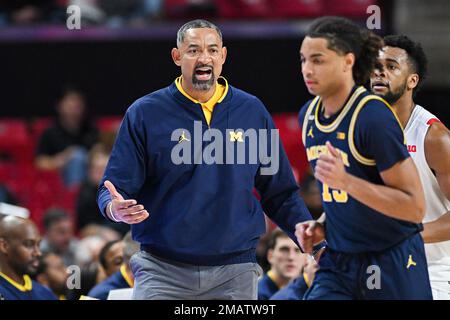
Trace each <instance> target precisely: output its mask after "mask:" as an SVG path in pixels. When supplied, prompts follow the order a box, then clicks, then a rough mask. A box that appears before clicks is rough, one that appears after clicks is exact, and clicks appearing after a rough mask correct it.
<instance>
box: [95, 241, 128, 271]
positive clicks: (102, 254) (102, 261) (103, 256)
mask: <svg viewBox="0 0 450 320" xmlns="http://www.w3.org/2000/svg"><path fill="white" fill-rule="evenodd" d="M120 241H122V240H112V241H109V242H107V243H106V244H105V245H104V246H103V248H102V249H101V250H100V253H99V254H98V260H99V262H100V264H101V266H102V267H103V269H104V270H106V269H108V266H107V264H108V262H107V261H106V255H107V253H108V252H109V250H111V248H112V246H113V245H115V244H116V243H119V242H120Z"/></svg>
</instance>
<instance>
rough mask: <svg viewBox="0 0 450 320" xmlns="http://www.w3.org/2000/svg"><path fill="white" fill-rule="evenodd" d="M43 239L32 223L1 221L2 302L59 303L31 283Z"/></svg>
mask: <svg viewBox="0 0 450 320" xmlns="http://www.w3.org/2000/svg"><path fill="white" fill-rule="evenodd" d="M40 241H41V237H40V235H39V231H38V230H37V228H36V226H35V224H34V223H33V222H32V221H31V220H28V219H22V218H18V217H14V216H6V217H3V218H1V219H0V300H56V299H57V298H56V296H55V295H54V294H53V293H52V292H51V291H50V290H49V289H47V288H45V287H44V286H42V285H40V284H39V283H38V282H36V281H34V280H31V278H30V274H31V275H32V274H34V273H35V272H36V270H37V268H38V266H39V257H40V256H41V251H40V249H39V242H40Z"/></svg>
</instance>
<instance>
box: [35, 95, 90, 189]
mask: <svg viewBox="0 0 450 320" xmlns="http://www.w3.org/2000/svg"><path fill="white" fill-rule="evenodd" d="M57 112H58V119H57V120H56V121H55V123H54V124H53V126H51V127H50V128H48V129H47V130H46V131H44V133H43V134H42V136H41V138H40V140H39V143H38V146H37V150H36V161H35V163H36V166H37V167H38V168H39V169H41V170H60V171H61V173H62V178H63V180H64V183H65V185H66V186H68V187H71V186H75V185H79V184H80V183H81V182H82V181H83V180H84V179H85V177H86V172H87V154H88V151H89V150H90V149H91V148H92V146H93V145H94V144H95V143H96V142H97V141H98V135H99V133H98V129H97V128H96V127H94V126H93V125H92V124H91V123H90V122H89V121H88V119H87V118H86V102H85V99H84V96H83V95H82V93H81V92H79V91H76V90H73V89H69V90H66V91H65V92H64V94H63V96H62V97H61V99H60V101H59V103H58V106H57Z"/></svg>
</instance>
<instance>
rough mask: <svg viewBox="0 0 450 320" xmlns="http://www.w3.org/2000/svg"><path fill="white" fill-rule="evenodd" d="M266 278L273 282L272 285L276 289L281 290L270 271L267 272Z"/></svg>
mask: <svg viewBox="0 0 450 320" xmlns="http://www.w3.org/2000/svg"><path fill="white" fill-rule="evenodd" d="M267 276H268V277H269V278H270V280H272V281H273V283H275V285H276V286H277V288H278V289H281V288H280V286H279V285H278V283H277V282H276V281H275V278H276V277H275V275H274V274H273V271H272V270H269V271H267Z"/></svg>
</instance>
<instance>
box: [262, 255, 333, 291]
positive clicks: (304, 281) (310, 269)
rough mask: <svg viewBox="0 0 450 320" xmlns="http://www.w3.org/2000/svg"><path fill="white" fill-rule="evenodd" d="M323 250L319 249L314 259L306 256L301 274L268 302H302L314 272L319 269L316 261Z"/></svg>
mask: <svg viewBox="0 0 450 320" xmlns="http://www.w3.org/2000/svg"><path fill="white" fill-rule="evenodd" d="M324 250H325V248H322V249H320V250H319V251H318V253H317V254H316V255H315V259H314V258H313V257H312V256H308V255H306V263H305V266H304V268H303V272H302V274H301V275H300V276H299V277H298V278H297V279H295V280H294V281H291V282H290V283H289V284H288V285H287V286H286V287H284V288H283V289H281V290H279V291H278V292H276V293H275V294H274V295H273V296H272V297H271V298H270V300H303V296H304V295H305V293H306V291H307V290H308V288H309V287H310V286H311V284H312V282H313V281H314V276H315V275H316V271H317V270H318V269H319V264H318V261H319V259H320V257H321V255H322V253H323V252H324Z"/></svg>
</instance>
